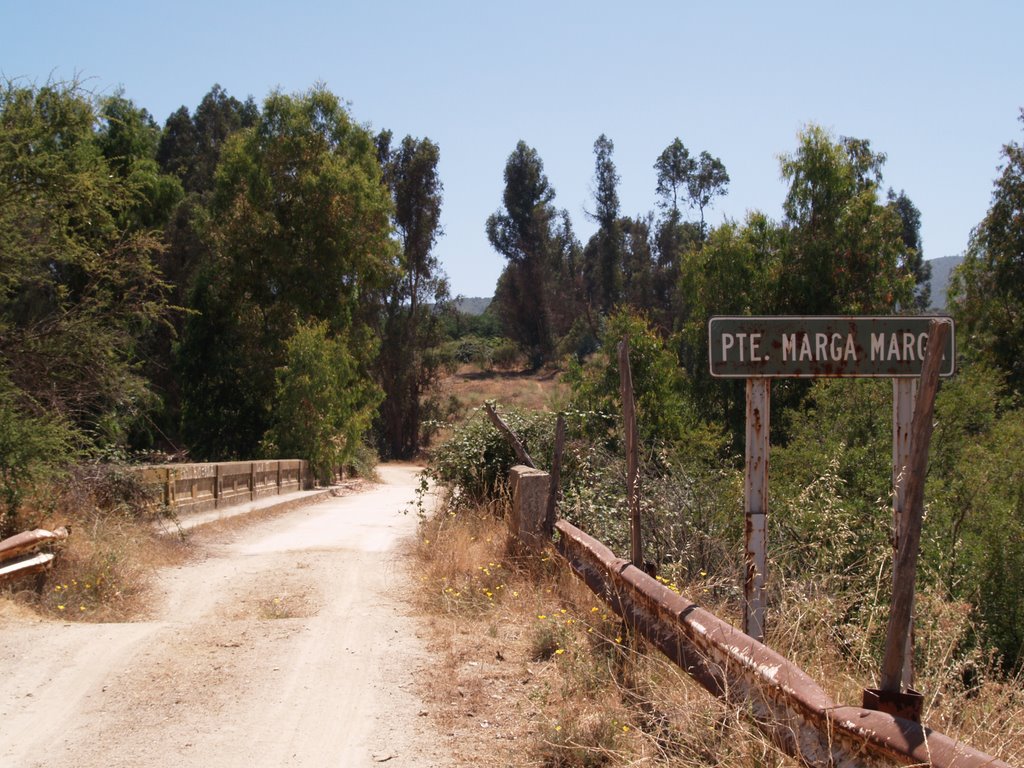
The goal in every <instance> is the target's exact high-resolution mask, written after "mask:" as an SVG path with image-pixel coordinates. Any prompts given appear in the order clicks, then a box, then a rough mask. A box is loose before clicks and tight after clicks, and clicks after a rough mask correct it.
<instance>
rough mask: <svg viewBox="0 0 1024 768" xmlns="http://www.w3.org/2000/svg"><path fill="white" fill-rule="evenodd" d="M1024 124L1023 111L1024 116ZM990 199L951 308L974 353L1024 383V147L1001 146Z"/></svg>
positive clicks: (956, 275)
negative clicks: (996, 175) (1001, 157)
mask: <svg viewBox="0 0 1024 768" xmlns="http://www.w3.org/2000/svg"><path fill="white" fill-rule="evenodd" d="M1020 121H1021V124H1022V125H1024V109H1022V110H1021V114H1020ZM1002 155H1003V164H1002V165H1001V166H1000V168H999V176H998V178H997V179H996V180H995V183H994V185H993V190H992V203H991V205H990V206H989V209H988V212H987V213H986V214H985V218H984V219H982V220H981V222H980V223H979V224H978V226H977V227H976V228H975V229H974V232H973V233H972V235H971V239H970V242H969V243H968V247H967V253H966V254H965V255H964V261H963V263H962V264H961V265H960V267H958V268H957V270H956V272H955V273H954V277H953V281H952V284H951V286H950V297H951V307H952V310H953V313H954V315H955V317H956V318H957V322H958V323H959V324H960V328H961V330H962V332H963V334H964V337H965V339H968V340H969V342H970V350H971V351H972V353H973V354H974V355H975V356H977V357H980V358H981V359H983V360H986V361H988V362H990V363H992V364H994V365H996V366H998V367H999V368H1000V369H1002V370H1003V371H1005V372H1006V374H1007V376H1008V381H1009V384H1010V385H1011V386H1012V387H1013V388H1015V389H1016V390H1018V391H1020V390H1021V388H1022V387H1024V145H1022V144H1020V143H1019V142H1010V143H1009V144H1006V145H1004V146H1003V150H1002Z"/></svg>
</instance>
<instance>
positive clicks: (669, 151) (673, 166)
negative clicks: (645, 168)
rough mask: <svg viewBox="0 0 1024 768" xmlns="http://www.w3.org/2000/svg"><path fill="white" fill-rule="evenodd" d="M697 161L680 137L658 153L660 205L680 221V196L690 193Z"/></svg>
mask: <svg viewBox="0 0 1024 768" xmlns="http://www.w3.org/2000/svg"><path fill="white" fill-rule="evenodd" d="M696 165H697V163H696V162H695V161H694V159H693V158H692V157H690V150H688V149H687V148H686V146H685V145H684V144H683V142H682V141H680V140H679V139H678V138H675V139H673V140H672V143H671V144H669V145H668V146H667V147H665V149H664V150H663V151H662V153H661V154H660V155H658V159H657V160H655V162H654V170H655V171H657V174H658V186H657V194H658V197H659V198H661V199H660V200H659V201H658V205H659V206H660V207H661V208H662V209H665V210H667V211H668V212H669V216H670V218H672V219H674V220H676V221H678V220H679V217H680V213H679V198H680V197H681V196H682V195H684V194H687V193H688V190H689V181H690V176H692V175H693V172H694V169H695V168H696Z"/></svg>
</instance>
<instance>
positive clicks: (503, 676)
mask: <svg viewBox="0 0 1024 768" xmlns="http://www.w3.org/2000/svg"><path fill="white" fill-rule="evenodd" d="M506 537H507V535H506V532H505V528H504V523H503V521H501V520H498V519H495V518H494V517H493V516H492V515H490V514H488V513H487V512H486V511H482V512H477V513H473V512H467V511H462V512H459V513H458V514H457V515H451V514H442V515H440V516H439V517H436V518H434V519H432V520H429V521H427V522H425V523H424V525H423V527H422V530H421V534H420V538H419V540H418V542H417V543H416V545H415V551H414V556H415V560H416V562H417V566H418V568H419V573H420V579H421V587H422V589H421V590H420V592H419V595H418V598H417V600H418V603H419V608H420V609H421V611H422V612H423V613H424V614H425V615H427V616H428V617H429V621H430V623H431V626H432V632H431V636H430V642H431V644H432V648H433V650H434V651H435V653H436V654H437V655H438V657H439V658H440V659H441V660H442V662H441V665H440V667H439V668H437V669H436V670H434V671H433V673H432V675H431V678H430V680H429V685H428V698H429V700H430V702H431V715H432V717H433V718H434V719H435V722H436V724H437V726H438V728H439V730H440V732H441V733H443V734H445V735H446V736H447V737H448V738H449V740H450V743H451V744H452V749H453V752H454V753H455V754H456V755H457V756H458V757H459V758H460V759H462V760H463V761H464V762H465V764H467V765H469V764H479V763H482V762H483V761H484V760H486V761H487V762H488V764H490V765H498V766H509V767H511V766H516V767H525V766H531V767H536V768H555V767H561V768H591V767H592V766H652V767H654V766H684V767H685V766H694V767H696V766H745V767H748V766H759V767H763V766H776V765H779V766H781V765H792V764H794V763H793V761H792V760H791V759H790V758H788V757H786V756H785V755H783V754H782V753H781V752H780V751H779V750H778V749H777V748H776V747H775V746H774V745H773V744H772V743H771V742H770V741H768V740H767V739H766V738H765V737H764V736H763V735H762V734H761V733H760V732H759V731H757V730H756V729H755V728H754V727H753V725H752V724H751V723H750V722H749V721H748V720H747V719H746V717H745V716H744V715H743V713H741V712H737V711H736V710H734V709H730V708H728V707H727V706H725V705H724V704H723V703H722V702H720V701H718V700H717V699H716V698H714V697H713V696H711V695H710V694H708V693H707V692H706V691H704V689H702V688H700V687H698V686H697V685H696V684H695V683H694V682H693V681H691V680H690V678H689V677H688V676H687V675H686V674H685V673H684V672H682V671H681V670H679V669H678V668H676V667H675V666H673V665H672V664H671V663H670V662H668V661H667V660H666V659H665V658H664V657H662V656H661V655H660V654H659V653H657V652H656V651H653V650H651V649H650V648H649V647H648V646H646V644H645V643H643V641H640V640H637V639H635V638H630V637H628V636H627V634H626V633H625V631H624V628H623V626H622V624H621V622H620V621H619V620H618V619H617V618H616V617H615V616H614V615H613V614H612V613H611V611H610V609H608V608H607V606H605V604H604V603H603V602H602V601H600V600H599V599H598V598H597V597H595V596H594V595H593V594H592V593H591V592H590V591H589V590H588V589H586V588H585V587H584V586H582V585H581V584H580V583H579V582H578V581H577V580H576V579H575V577H573V576H571V575H569V574H568V570H567V569H565V568H564V566H561V565H559V564H558V563H557V562H555V561H554V560H552V559H548V558H537V557H533V558H531V557H524V556H520V555H519V554H518V553H517V551H516V550H515V549H514V548H511V549H510V548H509V547H508V545H507V543H506ZM683 589H684V592H687V593H691V592H692V593H693V594H698V593H700V591H701V585H700V584H693V585H685V586H684V588H683ZM931 599H932V598H922V603H928V602H930V600H931ZM707 607H708V608H709V609H711V610H712V611H713V612H716V613H728V610H725V611H722V610H720V609H721V608H723V607H724V606H715V605H710V606H707ZM778 610H779V612H778V613H777V614H776V616H777V618H778V619H779V620H778V621H777V624H778V627H777V629H776V630H775V631H773V632H772V634H771V637H770V639H769V640H770V644H771V645H772V646H773V647H775V648H776V649H777V650H779V651H780V652H782V653H783V654H785V655H787V656H788V657H790V658H791V659H793V660H794V661H796V662H797V663H798V664H799V665H801V666H802V667H803V668H804V669H805V671H807V672H808V674H809V675H810V676H811V677H812V678H813V679H815V680H817V681H819V683H820V684H821V685H822V687H823V688H824V689H825V690H826V692H827V693H828V694H829V695H830V696H832V697H833V698H834V700H836V701H837V702H839V703H843V704H853V705H859V703H860V697H861V694H862V691H863V688H864V687H869V686H873V685H874V684H875V681H874V680H873V677H872V676H873V674H874V673H875V670H877V666H878V665H877V661H876V659H875V658H874V656H873V655H872V650H871V648H870V647H869V644H868V643H867V642H864V644H863V646H862V647H861V646H859V645H858V643H859V642H860V641H859V640H855V642H854V643H853V644H851V643H850V642H848V639H846V640H844V639H843V638H841V637H839V636H838V635H837V633H836V629H835V627H836V625H837V624H839V623H841V622H838V621H837V616H838V615H839V612H840V610H841V606H839V605H838V604H837V603H836V602H835V601H834V600H832V599H830V598H828V597H823V596H819V597H816V598H814V599H808V598H807V597H805V596H801V595H799V594H796V593H794V594H787V595H786V596H785V599H784V601H783V605H780V606H779V608H778ZM922 610H927V611H928V615H930V616H935V615H937V614H936V610H937V609H935V608H934V607H932V606H929V605H922ZM946 611H947V614H946V615H945V616H942V617H940V619H938V620H936V621H935V622H934V624H935V626H932V627H922V629H921V632H919V635H918V647H919V656H923V657H924V658H926V659H930V661H928V662H927V666H926V667H925V668H923V669H922V670H920V673H919V678H918V680H919V686H920V687H921V688H922V689H923V690H924V691H925V693H926V709H925V713H924V721H925V722H926V723H927V724H928V725H929V726H930V727H931V728H933V729H935V730H936V731H939V732H942V733H945V734H946V735H948V736H950V737H952V738H954V739H959V740H961V741H962V742H963V743H965V744H968V745H970V746H972V747H974V748H975V749H979V750H982V751H984V752H987V753H989V754H991V755H993V756H995V757H998V758H999V759H1001V760H1004V761H1006V762H1007V763H1009V764H1011V765H1021V764H1024V685H1022V682H1024V681H1022V680H1021V679H1011V680H1000V679H998V678H996V677H989V676H988V674H987V673H985V672H984V671H983V670H984V669H986V668H988V669H991V667H986V663H985V660H983V659H978V660H977V664H978V667H977V669H978V676H977V679H976V680H975V681H974V684H972V685H971V686H965V685H964V682H963V681H964V676H963V674H962V672H963V670H962V664H963V662H962V660H961V661H960V662H954V661H952V659H953V658H954V654H953V653H952V648H953V646H954V645H955V644H956V642H957V638H958V637H961V636H962V634H963V633H964V632H965V631H967V629H968V626H967V624H966V623H965V622H967V616H966V613H965V612H964V610H963V607H962V606H960V607H957V606H954V605H950V606H947V608H946ZM781 616H785V619H786V622H785V623H784V622H783V621H782V619H781ZM883 631H884V627H883ZM943 658H945V660H946V663H945V664H943V662H942V660H943Z"/></svg>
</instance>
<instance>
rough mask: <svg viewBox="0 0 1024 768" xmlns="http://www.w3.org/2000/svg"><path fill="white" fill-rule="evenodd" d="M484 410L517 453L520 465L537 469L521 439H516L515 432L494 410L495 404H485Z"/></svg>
mask: <svg viewBox="0 0 1024 768" xmlns="http://www.w3.org/2000/svg"><path fill="white" fill-rule="evenodd" d="M484 410H485V411H487V415H488V416H490V417H491V423H492V424H494V426H495V427H496V428H497V430H498V431H499V432H501V434H503V435H504V436H505V439H506V440H508V444H509V445H511V446H512V450H513V451H514V452H515V454H516V458H517V459H518V460H519V463H520V464H525V465H526V466H528V467H530V468H532V469H537V465H536V464H534V462H533V459H531V458H530V454H528V453H527V452H526V449H525V448H523V444H522V443H521V442H519V438H518V437H516V435H515V432H513V431H512V430H511V429H510V428H509V426H508V424H506V423H505V422H504V421H502V420H501V417H500V416H499V415H498V412H497V411H496V410H495V409H494V404H493V403H484Z"/></svg>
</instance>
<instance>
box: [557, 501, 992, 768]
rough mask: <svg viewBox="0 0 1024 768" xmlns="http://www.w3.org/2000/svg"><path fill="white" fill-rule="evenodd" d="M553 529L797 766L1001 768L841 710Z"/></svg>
mask: <svg viewBox="0 0 1024 768" xmlns="http://www.w3.org/2000/svg"><path fill="white" fill-rule="evenodd" d="M555 527H556V529H557V530H558V532H559V534H560V538H559V541H558V544H557V548H558V552H559V554H560V555H561V557H562V558H564V559H565V560H566V561H567V563H568V564H569V566H570V567H571V568H572V569H573V571H574V572H575V573H576V575H577V576H579V577H580V578H581V579H582V580H583V581H584V582H585V583H586V584H587V585H588V586H589V587H590V589H591V590H592V591H593V592H594V593H595V594H597V595H599V596H600V597H602V598H603V599H604V600H605V601H606V602H607V603H608V604H609V605H610V606H611V608H612V610H614V611H615V612H616V613H617V614H618V615H619V616H621V617H622V618H623V619H624V620H625V621H626V622H627V623H629V624H630V625H631V626H633V627H634V628H635V629H636V630H637V631H638V632H640V633H641V634H642V635H643V636H644V637H646V638H647V639H648V641H650V642H651V643H652V644H653V645H655V646H656V647H657V648H658V649H659V650H661V652H662V653H664V654H665V655H666V656H667V657H668V658H669V659H671V660H672V661H673V662H674V663H676V664H677V665H678V666H679V667H681V668H682V669H684V670H685V671H686V672H687V673H688V674H689V675H690V676H691V677H693V679H694V680H695V681H697V682H698V683H699V684H700V685H701V686H703V687H704V688H705V689H706V690H708V691H710V692H711V693H713V694H715V695H716V696H718V697H719V698H722V699H724V700H726V701H727V702H729V703H730V704H733V705H735V706H737V707H739V708H742V709H744V710H745V711H748V712H749V713H750V715H751V716H752V719H753V721H754V723H755V725H756V726H757V727H758V728H759V729H760V730H762V731H763V732H764V733H765V734H766V735H768V736H769V738H771V739H772V740H773V741H774V742H775V743H776V744H777V745H778V746H779V747H780V748H781V749H783V750H784V751H785V752H786V753H787V754H789V755H791V756H792V757H794V758H795V759H797V760H798V761H799V762H800V763H802V764H803V765H806V766H813V767H814V768H819V767H821V768H824V767H825V766H828V767H829V768H831V767H832V766H844V767H845V766H851V767H852V766H865V765H867V766H875V765H879V766H880V765H930V766H936V768H954V766H955V767H956V768H980V767H981V766H988V767H989V768H996V767H1002V766H1006V765H1007V764H1006V763H1004V762H1002V761H999V760H996V759H995V758H993V757H991V756H989V755H986V754H984V753H983V752H979V751H978V750H974V749H971V748H970V747H968V746H966V745H964V744H961V743H960V742H958V741H955V740H954V739H951V738H949V737H948V736H945V735H943V734H941V733H936V732H934V731H932V730H930V729H928V728H927V727H924V726H922V725H921V724H920V723H915V722H912V721H910V720H905V719H902V718H898V717H893V716H892V715H889V714H886V713H883V712H875V711H871V710H868V709H864V708H862V707H846V706H837V705H836V703H835V702H834V701H833V700H832V699H831V698H830V697H829V696H828V695H827V694H826V693H825V692H824V691H823V690H822V689H821V687H820V686H818V684H817V683H816V682H814V680H812V679H811V678H810V677H809V676H808V675H807V674H806V673H805V672H804V671H803V670H801V669H800V668H799V667H797V666H796V665H795V664H793V663H792V662H790V661H789V660H788V659H786V658H784V657H783V656H781V655H780V654H778V653H776V652H775V651H773V650H772V649H770V648H768V647H767V646H765V645H763V644H762V643H760V642H758V641H757V640H755V639H754V638H751V637H748V636H747V635H745V634H743V633H742V632H741V631H740V630H738V629H737V628H735V627H733V626H732V625H731V624H728V623H727V622H724V621H722V620H721V619H719V618H718V617H717V616H715V615H714V614H712V613H709V612H708V611H706V610H704V609H702V608H700V607H699V606H698V605H696V603H694V602H693V601H691V600H689V599H688V598H687V597H685V596H683V595H679V594H676V593H675V592H672V591H671V590H669V589H668V588H667V587H665V586H664V585H662V584H660V583H658V582H657V581H656V580H654V579H653V578H651V577H650V576H648V575H647V574H646V573H644V572H643V571H642V570H640V569H638V568H635V567H633V566H632V565H630V563H629V562H627V561H626V560H623V559H621V558H617V557H615V555H614V554H613V553H612V552H611V550H609V549H608V548H607V547H606V546H605V545H604V544H602V543H601V542H599V541H597V540H596V539H594V538H592V537H590V536H588V535H587V534H586V533H584V532H583V531H581V530H580V529H578V528H576V527H575V526H573V525H571V524H570V523H567V522H566V521H564V520H561V521H559V522H558V523H557V524H556V526H555ZM1007 768H1008V766H1007Z"/></svg>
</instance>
